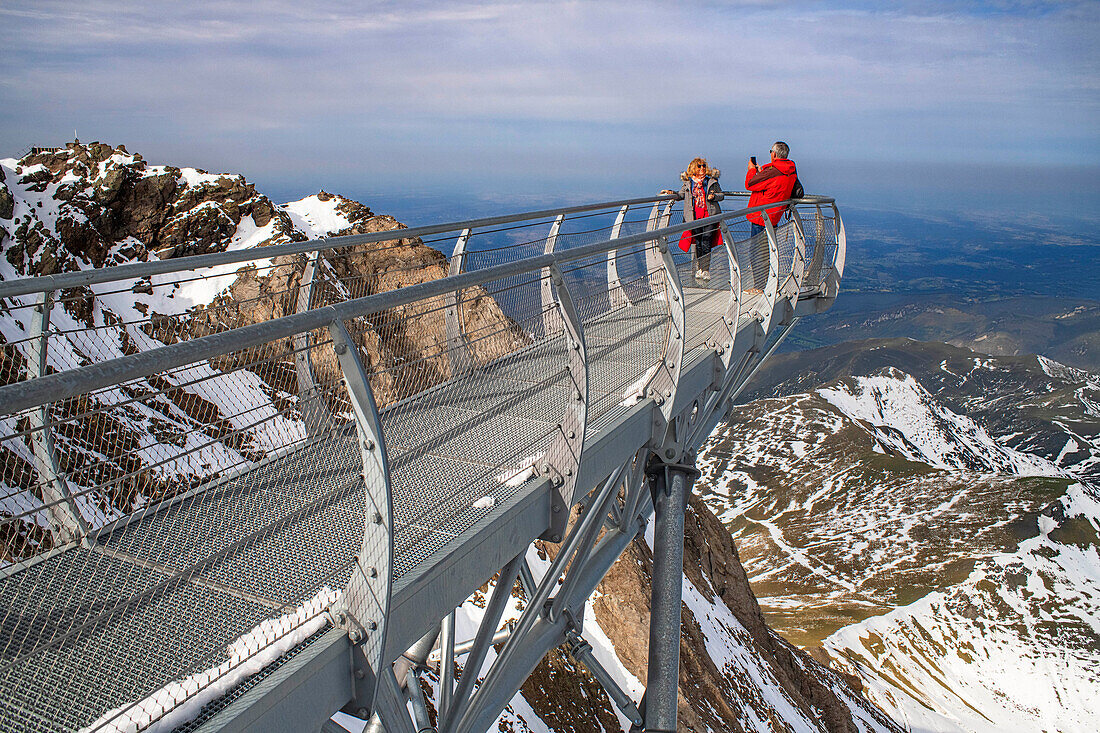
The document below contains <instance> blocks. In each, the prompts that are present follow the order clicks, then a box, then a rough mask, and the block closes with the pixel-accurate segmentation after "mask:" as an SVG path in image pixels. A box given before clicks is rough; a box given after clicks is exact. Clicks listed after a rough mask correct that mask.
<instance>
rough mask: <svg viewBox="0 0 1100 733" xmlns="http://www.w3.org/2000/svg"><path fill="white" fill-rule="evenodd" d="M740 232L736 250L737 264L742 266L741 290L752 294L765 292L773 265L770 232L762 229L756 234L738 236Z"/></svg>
mask: <svg viewBox="0 0 1100 733" xmlns="http://www.w3.org/2000/svg"><path fill="white" fill-rule="evenodd" d="M732 233H733V232H731V234H732ZM740 234H741V232H738V234H737V235H735V243H734V251H735V252H736V253H737V265H738V267H740V268H741V290H742V292H744V293H747V294H750V295H751V294H758V293H763V292H764V289H765V288H766V287H767V285H768V271H769V268H770V267H771V255H770V254H769V252H768V233H767V232H765V231H761V232H758V233H757V234H756V235H748V236H744V237H743V238H737V237H738V235H740Z"/></svg>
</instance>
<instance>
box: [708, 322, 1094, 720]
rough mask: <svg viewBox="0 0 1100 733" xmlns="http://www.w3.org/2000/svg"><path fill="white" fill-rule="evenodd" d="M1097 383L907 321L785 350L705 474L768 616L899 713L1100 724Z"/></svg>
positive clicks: (714, 444) (714, 451) (711, 448)
mask: <svg viewBox="0 0 1100 733" xmlns="http://www.w3.org/2000/svg"><path fill="white" fill-rule="evenodd" d="M903 369H905V371H903ZM1098 387H1100V378H1098V377H1097V376H1096V375H1092V374H1089V373H1086V372H1082V371H1080V370H1075V369H1070V368H1067V367H1064V366H1062V365H1059V364H1057V363H1055V362H1052V361H1050V360H1047V359H1044V358H1042V357H1038V358H1036V357H1027V358H1024V357H1005V358H1002V357H988V356H985V355H978V354H975V353H973V352H970V351H967V350H965V349H958V348H954V347H949V346H946V345H943V344H920V343H916V342H910V341H906V340H900V339H893V340H881V341H870V342H860V343H853V344H843V345H840V346H837V347H830V348H828V349H821V350H818V351H814V352H804V353H800V354H793V355H785V356H781V357H776V363H775V365H773V367H772V368H771V369H770V370H769V371H768V373H767V374H765V375H763V378H762V379H761V380H760V382H759V384H758V386H757V387H756V389H755V391H754V392H753V393H751V394H750V396H749V397H750V399H752V398H755V399H753V400H752V401H751V402H749V403H748V404H745V405H742V406H740V407H738V408H737V409H736V410H735V411H734V414H733V416H732V417H731V419H730V421H729V423H728V424H727V425H725V426H723V427H722V428H721V429H720V430H719V431H718V433H716V435H715V436H714V437H713V438H712V440H711V442H710V443H709V444H708V446H707V447H706V449H705V450H704V452H703V454H702V456H701V462H702V463H703V464H704V465H705V466H706V469H705V471H704V478H703V479H702V480H701V482H700V484H701V485H703V486H706V487H707V488H706V489H705V491H706V492H707V493H706V496H705V498H706V501H707V503H708V504H709V505H710V506H711V507H712V508H713V509H714V510H715V511H716V512H717V513H718V514H719V515H720V516H721V517H722V518H723V520H724V521H725V522H726V524H727V526H729V527H730V529H731V532H732V534H733V536H734V538H735V539H736V541H737V543H738V547H739V549H740V552H741V557H742V559H743V560H744V563H745V568H746V570H747V572H748V574H749V579H750V581H751V583H752V586H753V589H754V591H755V593H756V595H757V596H758V598H759V599H760V603H761V606H762V607H763V609H764V612H765V615H766V617H767V618H768V621H769V623H771V624H772V625H773V626H774V627H775V628H777V629H778V630H779V631H780V632H781V633H783V634H784V635H785V636H786V637H787V638H789V639H791V640H792V641H795V643H798V644H799V645H801V646H803V647H805V648H808V649H811V650H812V651H813V652H814V654H815V655H816V656H818V657H819V658H821V659H825V660H828V661H829V663H830V664H831V665H833V666H834V667H835V668H837V669H842V670H844V671H846V672H848V673H850V674H854V675H856V676H858V677H859V678H860V679H861V681H862V683H863V685H864V690H865V692H866V693H867V695H868V696H869V697H870V699H871V700H873V701H874V702H876V703H877V704H878V705H879V706H880V707H882V708H883V709H884V710H886V711H887V712H888V713H889V714H890V715H891V717H893V718H894V719H895V720H897V721H899V722H900V723H902V724H903V725H905V726H907V727H909V728H911V729H912V730H922V731H923V730H937V731H938V730H944V731H947V730H968V731H992V730H1093V729H1095V727H1094V726H1095V721H1096V720H1098V719H1100V695H1098V694H1097V690H1100V555H1098V550H1100V540H1098V534H1097V532H1098V529H1100V490H1098V489H1097V486H1096V483H1095V479H1096V468H1097V456H1098V455H1100V440H1098V435H1100V429H1098V428H1100V420H1098V418H1100V414H1098V412H1097V410H1096V404H1097V399H1098V397H1100V389H1098ZM766 395H767V396H766Z"/></svg>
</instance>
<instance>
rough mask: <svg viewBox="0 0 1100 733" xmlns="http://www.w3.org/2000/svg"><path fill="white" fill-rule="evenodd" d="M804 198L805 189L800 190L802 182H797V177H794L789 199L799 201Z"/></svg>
mask: <svg viewBox="0 0 1100 733" xmlns="http://www.w3.org/2000/svg"><path fill="white" fill-rule="evenodd" d="M805 196H806V189H804V188H802V181H800V180H798V176H795V177H794V188H792V189H791V198H792V199H800V198H804V197H805Z"/></svg>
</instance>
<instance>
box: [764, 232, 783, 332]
mask: <svg viewBox="0 0 1100 733" xmlns="http://www.w3.org/2000/svg"><path fill="white" fill-rule="evenodd" d="M763 219H764V231H765V232H766V233H767V236H768V283H767V285H765V286H764V304H765V307H764V308H762V309H761V315H762V316H763V320H762V321H761V324H760V326H761V328H762V329H763V332H764V333H765V334H766V333H767V332H768V330H769V329H770V328H771V322H772V317H773V316H774V315H775V306H776V299H777V298H778V295H779V240H778V238H777V237H776V236H775V226H773V225H772V220H771V217H770V216H768V215H767V212H765V213H764V215H763Z"/></svg>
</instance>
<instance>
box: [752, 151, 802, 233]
mask: <svg viewBox="0 0 1100 733" xmlns="http://www.w3.org/2000/svg"><path fill="white" fill-rule="evenodd" d="M790 152H791V149H790V147H789V146H788V145H787V143H785V142H782V141H780V142H777V143H776V144H775V145H772V150H771V157H772V161H771V162H770V163H768V164H766V165H764V166H759V167H758V166H757V165H756V164H755V163H753V162H752V161H751V160H750V161H749V169H748V171H747V172H746V173H745V188H746V189H747V190H749V191H752V195H751V196H749V206H750V207H751V206H763V205H764V204H770V203H771V202H773V201H786V200H787V199H789V198H790V197H791V191H792V190H794V182H795V179H797V178H798V171H797V170H795V167H794V161H793V160H787V156H788V155H790ZM786 208H787V207H785V206H776V207H775V208H774V209H768V218H769V219H771V220H772V225H773V226H775V225H778V224H779V217H781V216H783V211H784V210H785V209H786ZM760 214H761V212H759V211H754V212H753V213H751V214H749V215H748V216H747V217H746V218H747V219H748V220H749V221H750V222H751V223H752V234H753V236H756V235H757V234H759V233H760V232H762V231H764V217H763V216H761V215H760Z"/></svg>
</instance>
